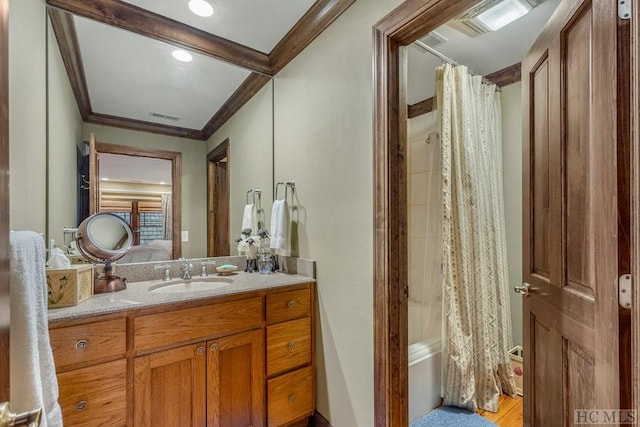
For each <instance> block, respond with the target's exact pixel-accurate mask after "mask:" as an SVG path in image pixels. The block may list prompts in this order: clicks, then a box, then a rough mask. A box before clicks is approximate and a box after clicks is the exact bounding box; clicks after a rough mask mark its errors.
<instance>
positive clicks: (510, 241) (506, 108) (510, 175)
mask: <svg viewBox="0 0 640 427" xmlns="http://www.w3.org/2000/svg"><path fill="white" fill-rule="evenodd" d="M521 100H522V85H521V84H520V83H515V84H512V85H510V86H507V87H504V88H503V89H502V167H503V174H504V180H503V188H504V209H505V222H506V231H507V259H508V262H509V298H510V300H511V324H512V328H513V343H514V345H522V297H521V296H520V295H518V294H516V293H515V292H513V286H514V285H519V284H521V283H522V102H521Z"/></svg>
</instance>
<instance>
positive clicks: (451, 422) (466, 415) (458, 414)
mask: <svg viewBox="0 0 640 427" xmlns="http://www.w3.org/2000/svg"><path fill="white" fill-rule="evenodd" d="M433 426H438V427H462V426H464V427H495V426H497V424H495V423H492V422H491V421H489V420H488V419H486V418H482V417H481V416H480V415H478V414H476V413H474V412H471V411H467V410H466V409H461V408H456V407H453V406H441V407H440V408H436V409H434V410H433V411H431V412H429V413H428V414H427V415H425V416H423V417H420V418H418V419H417V420H415V421H414V422H412V423H411V426H410V427H433Z"/></svg>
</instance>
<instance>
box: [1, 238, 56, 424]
mask: <svg viewBox="0 0 640 427" xmlns="http://www.w3.org/2000/svg"><path fill="white" fill-rule="evenodd" d="M10 241H11V282H10V287H11V332H10V339H11V350H10V354H11V374H10V376H11V404H12V406H11V409H12V411H13V412H24V411H28V410H31V409H35V408H42V411H43V415H42V422H41V424H40V425H41V426H42V427H58V426H60V427H61V426H62V412H61V411H60V405H59V404H58V381H57V379H56V369H55V365H54V362H53V353H52V351H51V344H50V343H49V328H48V320H47V276H46V273H45V270H44V263H45V255H44V252H45V251H44V240H43V239H42V236H40V235H39V234H37V233H34V232H32V231H18V232H12V233H11V234H10Z"/></svg>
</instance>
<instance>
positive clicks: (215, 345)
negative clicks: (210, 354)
mask: <svg viewBox="0 0 640 427" xmlns="http://www.w3.org/2000/svg"><path fill="white" fill-rule="evenodd" d="M209 348H210V349H211V351H216V350H217V349H218V344H215V343H214V344H211V347H209Z"/></svg>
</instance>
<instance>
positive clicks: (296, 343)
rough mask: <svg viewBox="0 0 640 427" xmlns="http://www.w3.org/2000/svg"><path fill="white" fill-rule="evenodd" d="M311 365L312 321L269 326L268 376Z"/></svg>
mask: <svg viewBox="0 0 640 427" xmlns="http://www.w3.org/2000/svg"><path fill="white" fill-rule="evenodd" d="M307 363H311V319H310V318H308V317H303V318H302V319H297V320H291V321H289V322H283V323H278V324H277V325H271V326H267V376H271V375H275V374H277V373H280V372H284V371H287V370H290V369H293V368H296V367H298V366H302V365H305V364H307Z"/></svg>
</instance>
